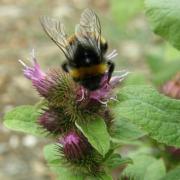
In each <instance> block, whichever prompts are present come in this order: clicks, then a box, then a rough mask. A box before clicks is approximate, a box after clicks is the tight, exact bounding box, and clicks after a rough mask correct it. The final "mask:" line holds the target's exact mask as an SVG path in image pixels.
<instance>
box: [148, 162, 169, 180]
mask: <svg viewBox="0 0 180 180" xmlns="http://www.w3.org/2000/svg"><path fill="white" fill-rule="evenodd" d="M152 172H153V173H152ZM165 174H166V168H165V165H164V162H163V160H162V159H160V160H157V161H155V162H154V163H152V164H150V165H149V167H148V168H147V170H146V173H145V180H159V179H161V178H162V177H163V176H164V175H165Z"/></svg>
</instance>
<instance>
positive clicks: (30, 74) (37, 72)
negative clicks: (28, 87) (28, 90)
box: [19, 49, 46, 81]
mask: <svg viewBox="0 0 180 180" xmlns="http://www.w3.org/2000/svg"><path fill="white" fill-rule="evenodd" d="M31 56H32V57H31V58H32V60H31V63H32V67H30V66H27V65H26V64H25V63H24V62H23V61H22V60H19V62H20V63H21V64H22V65H23V66H24V69H23V72H24V75H25V77H26V78H28V79H30V80H31V81H39V80H40V79H44V78H45V76H46V75H45V73H44V72H43V71H42V70H41V68H40V65H39V64H38V63H37V60H36V58H35V54H34V49H33V50H32V52H31Z"/></svg>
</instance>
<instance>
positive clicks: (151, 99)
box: [112, 86, 180, 147]
mask: <svg viewBox="0 0 180 180" xmlns="http://www.w3.org/2000/svg"><path fill="white" fill-rule="evenodd" d="M117 98H118V100H119V101H120V102H119V103H116V105H114V107H113V108H112V110H113V112H114V116H117V117H121V116H122V117H124V118H126V119H128V120H129V121H131V122H132V123H134V124H136V125H137V126H138V127H139V128H141V129H143V130H144V131H145V132H147V133H149V136H150V137H152V138H154V139H156V140H157V141H159V142H161V143H166V144H168V145H172V146H177V147H180V138H179V137H180V131H179V129H180V101H178V100H174V99H170V98H168V97H165V96H163V95H161V94H159V93H158V92H157V91H156V90H155V89H153V88H151V87H149V86H127V87H124V88H122V89H121V90H120V91H119V93H118V95H117Z"/></svg>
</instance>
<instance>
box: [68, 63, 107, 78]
mask: <svg viewBox="0 0 180 180" xmlns="http://www.w3.org/2000/svg"><path fill="white" fill-rule="evenodd" d="M107 68H108V67H107V64H105V63H101V64H96V65H91V66H89V67H79V68H72V69H70V70H69V73H70V75H71V76H72V77H73V78H74V79H76V80H79V79H84V78H87V77H91V76H96V75H101V74H104V73H105V72H106V70H107Z"/></svg>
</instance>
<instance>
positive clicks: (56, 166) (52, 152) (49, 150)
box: [44, 144, 84, 180]
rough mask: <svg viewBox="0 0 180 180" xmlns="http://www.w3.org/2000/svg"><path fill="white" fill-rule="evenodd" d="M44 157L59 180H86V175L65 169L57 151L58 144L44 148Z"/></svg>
mask: <svg viewBox="0 0 180 180" xmlns="http://www.w3.org/2000/svg"><path fill="white" fill-rule="evenodd" d="M44 156H45V159H46V161H47V162H48V165H49V166H50V169H51V170H52V171H53V172H54V173H56V174H57V175H58V180H67V179H70V180H84V175H82V174H80V173H79V172H73V171H71V170H70V169H67V168H66V167H65V165H64V162H63V160H62V159H61V154H60V152H58V151H57V145H56V144H49V145H46V146H45V147H44Z"/></svg>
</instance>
